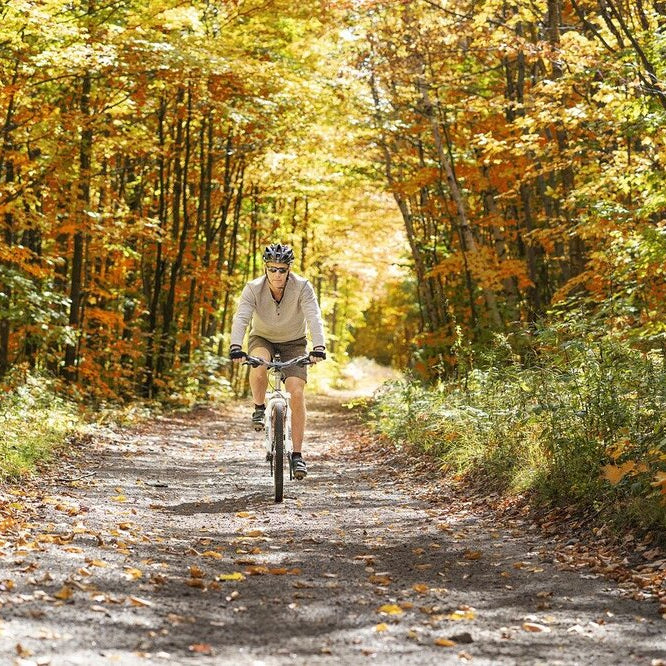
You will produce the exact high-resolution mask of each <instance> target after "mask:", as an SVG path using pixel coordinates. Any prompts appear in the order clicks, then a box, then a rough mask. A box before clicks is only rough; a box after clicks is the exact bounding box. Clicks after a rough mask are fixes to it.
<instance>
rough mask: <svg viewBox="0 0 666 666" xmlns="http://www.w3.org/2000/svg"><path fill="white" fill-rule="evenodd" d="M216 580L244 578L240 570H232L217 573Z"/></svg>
mask: <svg viewBox="0 0 666 666" xmlns="http://www.w3.org/2000/svg"><path fill="white" fill-rule="evenodd" d="M215 579H216V580H245V576H244V575H243V574H242V573H241V572H240V571H234V572H233V573H229V574H218V575H217V576H215Z"/></svg>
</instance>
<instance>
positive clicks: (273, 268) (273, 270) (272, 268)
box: [266, 266, 289, 275]
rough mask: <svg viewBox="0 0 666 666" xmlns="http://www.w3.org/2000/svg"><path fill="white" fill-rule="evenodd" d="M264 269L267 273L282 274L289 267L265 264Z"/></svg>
mask: <svg viewBox="0 0 666 666" xmlns="http://www.w3.org/2000/svg"><path fill="white" fill-rule="evenodd" d="M266 270H267V271H268V272H269V273H280V275H284V274H285V273H286V272H287V271H288V270H289V269H288V268H277V267H276V266H266Z"/></svg>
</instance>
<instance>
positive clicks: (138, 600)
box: [127, 597, 153, 607]
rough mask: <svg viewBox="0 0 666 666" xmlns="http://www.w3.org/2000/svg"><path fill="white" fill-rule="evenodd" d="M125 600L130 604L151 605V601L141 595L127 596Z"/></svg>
mask: <svg viewBox="0 0 666 666" xmlns="http://www.w3.org/2000/svg"><path fill="white" fill-rule="evenodd" d="M127 600H128V601H129V602H130V603H131V604H132V606H141V607H143V606H152V605H153V602H152V601H149V600H148V599H142V598H141V597H127Z"/></svg>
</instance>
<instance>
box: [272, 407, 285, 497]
mask: <svg viewBox="0 0 666 666" xmlns="http://www.w3.org/2000/svg"><path fill="white" fill-rule="evenodd" d="M284 416H285V414H284V405H282V404H280V403H277V404H275V405H274V406H273V414H272V417H273V441H272V442H271V448H272V449H273V481H274V482H275V501H276V502H281V501H282V498H283V487H284V425H285V423H284Z"/></svg>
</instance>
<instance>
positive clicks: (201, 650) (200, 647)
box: [188, 643, 213, 655]
mask: <svg viewBox="0 0 666 666" xmlns="http://www.w3.org/2000/svg"><path fill="white" fill-rule="evenodd" d="M188 649H189V651H190V652H196V653H197V654H208V655H211V654H213V648H212V647H211V646H210V645H208V643H194V644H193V645H190V646H189V648H188Z"/></svg>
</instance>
